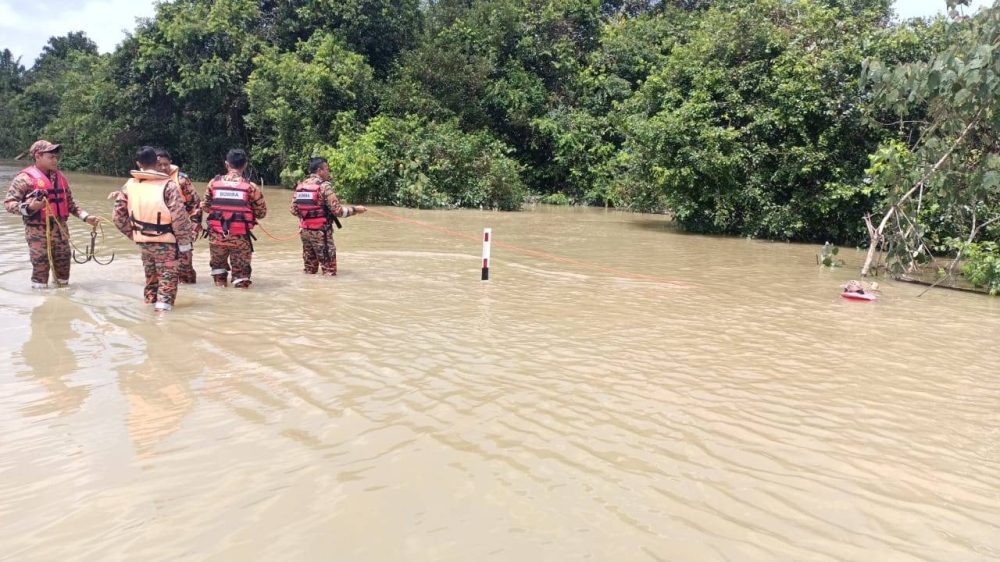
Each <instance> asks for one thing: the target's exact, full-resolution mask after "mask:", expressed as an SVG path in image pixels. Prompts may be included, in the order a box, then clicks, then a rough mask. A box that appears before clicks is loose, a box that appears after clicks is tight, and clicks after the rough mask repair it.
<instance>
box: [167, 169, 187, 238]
mask: <svg viewBox="0 0 1000 562" xmlns="http://www.w3.org/2000/svg"><path fill="white" fill-rule="evenodd" d="M163 202H164V203H166V205H167V209H169V210H170V221H171V224H172V225H173V228H174V237H175V238H177V244H178V245H179V246H185V245H189V244H191V243H193V242H194V224H193V223H192V222H191V218H190V217H189V216H188V210H187V208H186V207H185V206H184V199H183V198H182V197H181V191H180V187H178V185H177V184H176V183H174V182H173V181H169V182H167V186H166V187H165V188H164V189H163Z"/></svg>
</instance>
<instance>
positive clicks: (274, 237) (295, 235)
mask: <svg viewBox="0 0 1000 562" xmlns="http://www.w3.org/2000/svg"><path fill="white" fill-rule="evenodd" d="M257 226H259V227H260V229H261V230H263V231H264V234H266V235H267V237H268V238H270V239H271V240H275V241H278V242H291V241H292V240H298V239H299V233H298V232H296V233H295V234H294V235H293V236H289V237H288V238H278V237H277V236H275V235H273V234H271V233H270V232H268V231H267V229H266V228H264V225H262V224H261V223H257Z"/></svg>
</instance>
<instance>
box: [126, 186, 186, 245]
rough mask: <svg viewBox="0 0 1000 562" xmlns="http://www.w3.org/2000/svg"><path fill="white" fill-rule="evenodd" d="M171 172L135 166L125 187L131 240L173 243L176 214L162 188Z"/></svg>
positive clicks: (144, 242) (174, 241) (145, 242)
mask: <svg viewBox="0 0 1000 562" xmlns="http://www.w3.org/2000/svg"><path fill="white" fill-rule="evenodd" d="M169 181H170V176H168V175H166V174H162V173H160V172H152V171H145V170H143V171H139V170H132V179H130V180H128V183H126V184H125V187H124V188H122V189H123V191H125V193H126V195H127V196H128V217H129V223H130V224H131V225H132V241H133V242H136V243H139V244H148V243H150V242H160V243H166V244H174V243H176V242H177V238H176V237H175V236H174V228H173V224H172V223H173V217H171V215H170V209H168V208H167V203H166V197H165V194H164V193H163V191H164V190H165V189H166V187H167V182H169Z"/></svg>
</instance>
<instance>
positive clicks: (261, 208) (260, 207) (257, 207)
mask: <svg viewBox="0 0 1000 562" xmlns="http://www.w3.org/2000/svg"><path fill="white" fill-rule="evenodd" d="M249 197H250V209H251V210H252V211H253V216H254V218H256V219H257V220H260V219H262V218H264V217H266V216H267V203H265V202H264V192H263V191H261V190H260V188H259V187H257V184H255V183H251V184H250V194H249Z"/></svg>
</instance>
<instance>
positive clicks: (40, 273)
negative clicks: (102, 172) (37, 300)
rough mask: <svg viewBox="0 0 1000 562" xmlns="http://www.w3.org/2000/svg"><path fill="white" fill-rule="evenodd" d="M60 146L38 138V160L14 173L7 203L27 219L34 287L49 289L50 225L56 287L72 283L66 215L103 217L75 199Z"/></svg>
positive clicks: (34, 154) (33, 152) (94, 220)
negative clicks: (61, 168) (63, 168)
mask: <svg viewBox="0 0 1000 562" xmlns="http://www.w3.org/2000/svg"><path fill="white" fill-rule="evenodd" d="M59 147H60V145H58V144H53V143H51V142H49V141H47V140H39V141H35V143H34V144H32V145H31V148H29V149H28V154H29V155H30V156H31V158H32V159H34V161H35V165H34V166H29V167H27V168H25V169H23V170H21V171H20V172H18V173H17V175H15V176H14V179H13V181H11V182H10V188H9V189H8V190H7V197H6V198H5V199H4V200H3V206H4V208H5V209H7V212H9V213H14V214H19V215H21V219H22V220H23V221H24V238H25V239H26V240H27V242H28V257H29V259H30V260H31V288H33V289H45V288H47V287H48V286H49V270H50V269H51V267H50V263H49V251H50V247H49V242H48V240H47V238H46V234H45V232H46V226H48V230H49V236H50V237H51V240H52V242H51V253H52V264H51V265H54V266H55V271H52V272H51V273H52V276H53V278H54V279H55V286H56V287H63V286H66V285H68V284H69V267H70V261H71V259H70V258H71V255H72V254H71V253H70V244H69V230H68V229H67V227H66V219H67V218H69V216H70V215H76V216H77V217H79V218H80V219H81V220H83V221H85V222H86V223H87V224H89V225H91V226H97V224H98V223H99V222H100V220H101V219H100V218H98V217H96V216H93V215H90V214H89V213H87V212H86V211H84V210H83V209H81V208H80V207H79V206H77V204H76V201H74V200H73V193H72V192H71V191H70V189H69V182H68V181H66V176H64V175H62V173H61V172H60V171H59Z"/></svg>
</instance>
